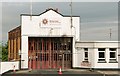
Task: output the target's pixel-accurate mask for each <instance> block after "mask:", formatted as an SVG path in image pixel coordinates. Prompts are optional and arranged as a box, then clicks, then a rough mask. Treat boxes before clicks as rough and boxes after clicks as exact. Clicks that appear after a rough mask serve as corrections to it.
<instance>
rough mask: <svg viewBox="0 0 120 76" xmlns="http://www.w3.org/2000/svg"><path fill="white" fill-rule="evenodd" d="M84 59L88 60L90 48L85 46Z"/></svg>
mask: <svg viewBox="0 0 120 76" xmlns="http://www.w3.org/2000/svg"><path fill="white" fill-rule="evenodd" d="M84 60H85V61H88V48H84Z"/></svg>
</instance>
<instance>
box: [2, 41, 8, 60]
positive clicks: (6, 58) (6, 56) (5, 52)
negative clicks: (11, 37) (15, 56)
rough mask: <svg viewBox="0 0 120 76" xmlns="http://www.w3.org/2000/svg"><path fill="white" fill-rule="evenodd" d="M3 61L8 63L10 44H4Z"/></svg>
mask: <svg viewBox="0 0 120 76" xmlns="http://www.w3.org/2000/svg"><path fill="white" fill-rule="evenodd" d="M2 61H8V42H7V43H6V44H2Z"/></svg>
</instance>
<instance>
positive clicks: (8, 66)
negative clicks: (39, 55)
mask: <svg viewBox="0 0 120 76" xmlns="http://www.w3.org/2000/svg"><path fill="white" fill-rule="evenodd" d="M0 66H1V67H0V74H3V73H5V72H7V71H9V70H14V69H15V70H18V69H19V61H15V62H0ZM14 66H15V68H14Z"/></svg>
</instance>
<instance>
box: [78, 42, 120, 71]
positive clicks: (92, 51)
mask: <svg viewBox="0 0 120 76" xmlns="http://www.w3.org/2000/svg"><path fill="white" fill-rule="evenodd" d="M76 48H81V50H77V51H81V52H80V55H79V54H78V55H79V56H78V57H79V58H80V59H77V60H76V61H77V62H82V61H83V60H84V51H82V50H83V48H88V61H89V62H90V64H91V67H92V68H106V69H107V68H113V69H114V68H116V69H117V68H118V63H120V62H118V63H109V48H117V52H116V57H117V61H119V60H118V51H119V50H118V42H117V41H96V42H87V41H86V42H76ZM98 48H105V49H106V51H105V53H106V54H105V58H106V63H98ZM81 54H83V55H81ZM82 58H83V59H82ZM76 67H84V68H86V66H80V65H79V64H78V65H76Z"/></svg>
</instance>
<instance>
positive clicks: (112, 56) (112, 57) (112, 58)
mask: <svg viewBox="0 0 120 76" xmlns="http://www.w3.org/2000/svg"><path fill="white" fill-rule="evenodd" d="M109 51H110V59H109V61H110V62H116V48H110V49H109Z"/></svg>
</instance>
